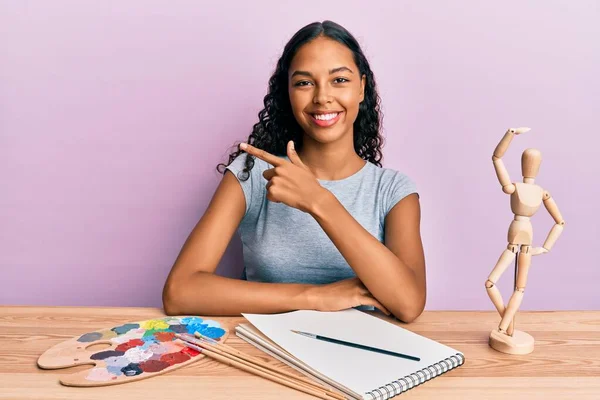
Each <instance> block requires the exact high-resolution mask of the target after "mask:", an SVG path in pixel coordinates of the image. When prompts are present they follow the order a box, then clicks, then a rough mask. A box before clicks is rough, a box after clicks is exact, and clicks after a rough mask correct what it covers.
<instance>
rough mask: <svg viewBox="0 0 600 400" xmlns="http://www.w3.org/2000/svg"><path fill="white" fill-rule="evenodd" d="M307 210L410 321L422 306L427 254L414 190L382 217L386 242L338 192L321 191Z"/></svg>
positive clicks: (377, 292) (370, 285)
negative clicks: (365, 225)
mask: <svg viewBox="0 0 600 400" xmlns="http://www.w3.org/2000/svg"><path fill="white" fill-rule="evenodd" d="M310 214H311V215H312V216H313V217H314V218H315V220H316V221H317V222H318V223H319V225H321V227H322V228H323V230H324V231H325V233H327V236H329V238H330V239H331V240H332V242H333V243H334V244H335V246H336V247H337V248H338V250H339V251H340V253H341V254H342V255H343V256H344V258H345V259H346V261H347V262H348V264H349V265H350V267H352V269H353V270H354V272H356V275H357V276H358V277H359V278H360V280H361V281H362V282H363V283H364V285H365V286H366V287H367V289H368V290H369V291H370V292H371V293H372V294H373V296H375V298H376V299H377V300H379V301H380V302H381V303H382V304H383V305H384V306H385V307H386V308H387V309H388V310H389V311H391V312H392V314H394V315H395V316H396V317H397V318H398V319H400V320H402V321H405V322H411V321H413V320H414V319H415V318H417V317H418V316H419V315H420V314H421V313H422V312H423V309H424V308H425V299H426V282H425V256H424V254H423V244H422V242H421V234H420V220H421V209H420V205H419V197H418V195H417V194H411V195H408V196H406V197H405V198H404V199H402V200H400V202H398V204H396V205H395V206H394V207H393V208H392V210H391V211H390V212H389V213H388V215H387V217H386V219H385V245H384V244H383V243H381V242H380V241H379V240H377V238H375V237H374V236H373V235H371V233H369V232H368V231H367V230H365V229H364V228H363V227H362V226H361V225H360V224H359V223H358V222H357V221H356V220H355V219H354V217H352V215H351V214H349V213H348V211H347V210H346V209H345V208H344V206H343V205H342V204H341V203H340V202H339V201H338V200H337V198H336V197H335V196H334V195H333V194H331V193H330V192H323V197H322V200H321V201H318V202H316V203H314V207H313V209H312V210H311V211H310Z"/></svg>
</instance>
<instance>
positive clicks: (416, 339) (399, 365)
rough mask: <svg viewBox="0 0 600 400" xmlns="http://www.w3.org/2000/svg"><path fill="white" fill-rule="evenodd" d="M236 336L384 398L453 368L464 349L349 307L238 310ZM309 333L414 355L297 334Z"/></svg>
mask: <svg viewBox="0 0 600 400" xmlns="http://www.w3.org/2000/svg"><path fill="white" fill-rule="evenodd" d="M243 316H244V317H245V318H246V319H247V320H248V321H249V322H250V324H240V325H238V326H237V327H236V328H235V330H236V335H237V336H238V337H240V338H241V339H243V340H245V341H247V342H248V343H250V344H252V345H254V346H255V347H257V348H259V349H261V350H262V351H264V352H266V353H268V354H270V355H271V356H273V357H275V358H277V359H279V360H280V361H282V362H284V363H286V364H287V365H289V366H290V367H292V368H294V369H296V370H298V371H300V372H302V373H303V374H305V375H307V376H309V377H311V378H313V379H315V380H317V381H319V382H321V383H324V384H326V385H327V386H329V387H331V388H332V389H334V390H337V391H338V392H339V393H340V394H342V395H344V396H346V397H347V398H350V399H361V400H363V399H364V400H386V399H389V398H391V397H394V396H396V395H398V394H400V393H403V392H405V391H407V390H410V389H412V388H414V387H415V386H418V385H420V384H422V383H424V382H426V381H428V380H430V379H433V378H435V377H437V376H440V375H441V374H443V373H445V372H447V371H449V370H451V369H454V368H456V367H459V366H460V365H462V364H463V363H464V361H465V357H464V354H463V353H461V352H460V351H458V350H455V349H453V348H451V347H448V346H446V345H443V344H441V343H438V342H436V341H434V340H431V339H429V338H426V337H424V336H421V335H418V334H416V333H414V332H411V331H409V330H407V329H404V328H402V327H400V326H397V325H394V324H392V323H390V322H387V321H384V320H382V319H379V318H377V317H375V316H372V315H369V314H367V313H364V312H362V311H358V310H355V309H349V310H343V311H335V312H321V311H311V310H299V311H292V312H288V313H282V314H243ZM291 330H299V331H305V332H311V333H314V334H318V335H323V336H329V337H333V338H336V339H341V340H345V341H348V342H353V343H359V344H363V345H367V346H372V347H378V348H383V349H386V350H391V351H395V352H399V353H403V354H409V355H412V356H416V357H419V358H420V359H421V361H413V360H407V359H403V358H398V357H393V356H389V355H386V354H381V353H375V352H371V351H366V350H362V349H357V348H353V347H348V346H342V345H338V344H335V343H329V342H324V341H321V340H315V339H311V338H307V337H304V336H301V335H297V334H295V333H293V332H291Z"/></svg>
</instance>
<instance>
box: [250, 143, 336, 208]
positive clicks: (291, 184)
mask: <svg viewBox="0 0 600 400" xmlns="http://www.w3.org/2000/svg"><path fill="white" fill-rule="evenodd" d="M240 149H242V150H244V151H245V152H246V153H248V154H250V155H253V156H255V157H257V158H260V159H261V160H263V161H265V162H267V163H269V164H271V165H273V166H274V168H270V169H267V170H265V171H264V172H263V176H264V177H265V179H266V180H268V181H269V182H268V183H267V199H268V200H270V201H273V202H275V203H284V204H286V205H288V206H290V207H294V208H297V209H298V210H300V211H304V212H307V213H310V212H311V211H312V210H313V208H314V205H315V204H316V203H317V202H318V201H320V200H321V199H322V198H323V197H324V195H325V194H328V193H329V191H328V190H327V189H325V188H324V187H323V186H321V184H320V183H319V181H318V180H317V178H316V177H315V176H314V174H313V173H312V172H311V171H310V169H308V167H307V166H306V165H304V163H303V162H302V160H300V157H299V156H298V153H296V150H295V149H294V142H293V141H291V140H290V141H289V142H288V144H287V156H288V157H289V159H290V161H288V160H285V159H283V158H280V157H277V156H274V155H273V154H270V153H268V152H266V151H264V150H261V149H257V148H256V147H254V146H251V145H249V144H247V143H242V144H240Z"/></svg>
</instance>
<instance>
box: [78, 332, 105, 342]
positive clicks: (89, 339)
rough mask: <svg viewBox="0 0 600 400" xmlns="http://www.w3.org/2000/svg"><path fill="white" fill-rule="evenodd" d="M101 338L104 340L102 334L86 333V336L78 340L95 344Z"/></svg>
mask: <svg viewBox="0 0 600 400" xmlns="http://www.w3.org/2000/svg"><path fill="white" fill-rule="evenodd" d="M100 338H102V334H101V333H100V332H91V333H86V334H85V335H81V337H80V338H79V339H77V341H78V342H83V343H87V342H94V341H96V340H98V339H100Z"/></svg>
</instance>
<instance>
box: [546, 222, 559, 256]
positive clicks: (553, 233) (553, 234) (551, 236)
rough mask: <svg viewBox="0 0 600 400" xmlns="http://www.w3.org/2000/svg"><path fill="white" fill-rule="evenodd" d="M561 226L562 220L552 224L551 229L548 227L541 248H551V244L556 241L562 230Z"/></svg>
mask: <svg viewBox="0 0 600 400" xmlns="http://www.w3.org/2000/svg"><path fill="white" fill-rule="evenodd" d="M563 226H564V222H563V223H562V224H555V225H554V226H552V229H550V232H548V236H547V237H546V240H545V241H544V245H543V246H542V247H543V248H545V249H546V250H548V251H550V250H551V249H552V246H554V243H556V241H557V240H558V237H559V236H560V234H561V233H562V231H563Z"/></svg>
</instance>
